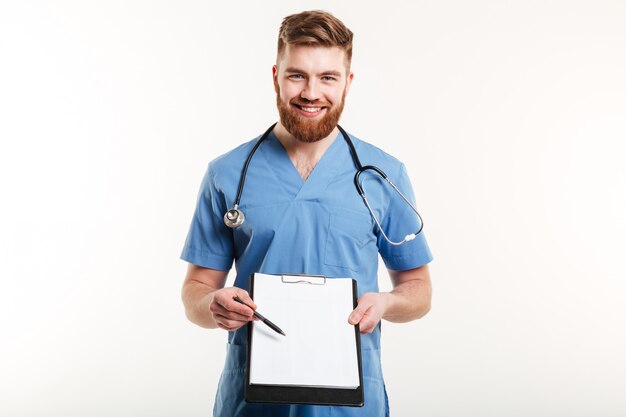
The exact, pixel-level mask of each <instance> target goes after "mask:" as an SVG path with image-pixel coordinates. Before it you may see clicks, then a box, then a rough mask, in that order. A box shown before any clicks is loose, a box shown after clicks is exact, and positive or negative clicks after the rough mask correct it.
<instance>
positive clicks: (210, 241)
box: [181, 11, 432, 417]
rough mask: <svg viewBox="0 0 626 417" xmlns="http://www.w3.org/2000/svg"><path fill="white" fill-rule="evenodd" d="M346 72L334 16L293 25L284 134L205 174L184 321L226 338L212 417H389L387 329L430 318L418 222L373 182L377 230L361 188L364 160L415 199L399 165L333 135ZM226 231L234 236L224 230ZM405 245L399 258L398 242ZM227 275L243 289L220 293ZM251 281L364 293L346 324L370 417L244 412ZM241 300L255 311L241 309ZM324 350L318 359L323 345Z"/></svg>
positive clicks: (283, 408)
mask: <svg viewBox="0 0 626 417" xmlns="http://www.w3.org/2000/svg"><path fill="white" fill-rule="evenodd" d="M351 59H352V32H351V31H350V30H349V29H348V28H346V27H345V25H344V24H343V23H342V22H341V21H339V20H338V19H337V18H335V17H334V16H332V15H331V14H329V13H326V12H321V11H310V12H303V13H299V14H296V15H291V16H288V17H286V18H285V19H284V20H283V23H282V25H281V27H280V31H279V38H278V54H277V60H276V65H275V66H274V67H273V71H272V74H273V82H274V88H275V90H276V103H277V107H278V113H279V117H280V119H279V121H278V122H277V123H276V125H275V126H273V128H272V129H270V130H268V132H267V134H266V135H263V137H257V138H255V139H254V140H251V141H249V142H247V143H244V144H243V145H241V146H239V147H237V148H235V149H234V150H232V151H231V152H229V153H227V154H225V155H222V156H220V157H218V158H216V159H215V160H213V161H211V163H210V164H209V167H208V169H207V173H206V175H205V177H204V180H203V182H202V185H201V189H200V193H199V196H198V202H197V206H196V210H195V213H194V216H193V219H192V224H191V227H190V230H189V234H188V236H187V240H186V242H185V246H184V248H183V252H182V255H181V258H182V259H183V260H185V261H187V262H189V267H188V272H187V276H186V278H185V281H184V283H183V289H182V298H183V303H184V305H185V310H186V314H187V317H188V318H189V320H191V321H192V322H194V323H196V324H198V325H199V326H202V327H205V328H221V329H225V330H228V331H229V334H228V350H227V356H226V363H225V366H224V371H223V373H222V376H221V378H220V384H219V388H218V392H217V395H216V399H215V408H214V415H216V416H228V417H233V416H263V415H267V416H279V417H280V416H292V417H293V416H328V415H333V416H335V415H336V416H352V415H354V416H357V415H358V416H385V415H388V414H389V406H388V402H387V393H386V390H385V384H384V381H383V377H382V370H381V364H380V328H381V320H382V319H385V320H388V321H393V322H406V321H411V320H415V319H418V318H420V317H422V316H424V315H425V314H426V313H427V312H428V310H429V309H430V299H431V284H430V276H429V272H428V266H427V264H428V263H429V262H430V261H431V260H432V256H431V254H430V250H429V248H428V245H427V243H426V240H425V237H424V235H423V233H417V234H416V235H413V236H412V237H411V238H408V236H407V235H406V234H407V233H408V232H412V231H415V230H420V229H421V221H420V219H419V218H418V216H416V214H415V212H414V211H413V210H412V209H411V208H410V207H409V206H408V205H407V204H406V203H405V202H404V200H402V199H401V198H400V197H398V195H397V194H396V193H395V191H394V190H393V189H391V187H387V188H385V187H383V184H382V182H381V181H379V180H376V179H372V178H371V177H370V178H369V179H371V181H370V182H371V183H372V187H373V188H372V189H370V190H368V191H369V193H368V197H369V200H370V204H371V205H372V206H373V210H374V213H375V214H376V217H377V218H378V219H379V223H380V224H379V225H378V224H376V222H375V221H374V220H373V217H371V216H370V212H369V211H368V209H367V207H366V206H365V204H364V202H363V200H362V198H361V196H360V195H359V193H357V191H356V189H355V186H354V182H353V178H354V174H355V171H356V169H357V166H358V164H359V163H358V162H357V161H358V160H359V159H360V160H361V161H362V162H363V164H364V165H376V166H378V167H379V168H380V169H381V170H382V171H384V172H385V173H387V175H388V177H389V178H390V179H391V180H392V181H393V183H395V184H396V185H397V186H398V188H399V189H400V190H401V191H402V192H404V193H405V194H406V195H407V198H408V199H409V200H413V199H414V198H413V193H412V188H411V183H410V181H409V179H408V176H407V174H406V170H405V168H404V165H403V164H402V163H401V162H399V161H398V160H397V159H395V158H394V157H392V156H390V155H388V154H386V153H385V152H383V151H381V150H380V149H378V148H377V147H375V146H373V145H370V144H368V143H366V142H364V141H362V140H359V139H358V138H356V137H354V136H353V135H349V138H345V137H343V134H342V133H340V129H339V128H338V124H337V123H338V121H339V118H340V116H341V113H342V110H343V107H344V103H345V99H346V96H347V94H348V92H349V90H350V85H351V83H352V79H353V73H352V72H351V69H350V65H351ZM344 139H345V140H344ZM348 139H350V140H351V141H352V142H353V143H354V149H352V148H351V145H350V144H349V143H348ZM255 152H256V153H255ZM357 152H358V157H357V156H356V154H355V153H357ZM249 155H254V158H251V159H250V160H249V169H248V172H247V175H246V182H245V186H246V188H245V192H244V193H243V197H242V199H241V201H240V202H239V201H238V200H237V197H236V195H237V191H238V184H239V182H240V179H241V175H242V167H243V166H244V164H246V161H247V160H248V157H249ZM376 178H378V179H379V178H380V177H376ZM233 206H235V207H234V208H232V207H233ZM231 208H232V209H231ZM239 209H240V210H241V211H245V213H246V217H245V222H241V221H238V220H242V219H243V217H241V218H239V217H238V215H239V214H238V211H237V210H239ZM225 213H226V216H225ZM225 218H226V223H228V222H229V221H230V222H232V223H234V224H231V225H230V227H228V226H227V225H226V224H225V220H224V219H225ZM233 226H234V227H233ZM231 227H233V228H231ZM383 230H384V232H383ZM405 236H407V238H406V239H405V241H403V242H402V244H398V242H393V241H392V240H390V238H391V239H393V238H395V239H396V240H397V238H398V237H399V238H400V239H403V238H404V237H405ZM379 253H380V255H381V257H382V259H383V260H384V262H385V265H386V267H387V269H388V271H389V277H390V279H391V282H392V285H393V290H392V291H390V292H380V291H379V289H378V275H377V272H378V254H379ZM233 261H235V262H236V269H237V276H236V278H235V283H234V286H233V287H227V288H225V283H226V278H227V275H228V271H229V270H230V268H231V266H232V263H233ZM255 272H260V273H266V274H283V273H289V274H310V275H324V276H327V277H329V278H332V277H352V278H354V279H356V280H357V283H358V295H359V299H358V307H357V308H356V309H355V310H354V311H353V312H352V313H351V314H350V316H349V317H346V318H345V319H346V321H347V322H349V323H350V324H357V323H358V324H359V326H360V330H361V332H362V336H361V347H362V364H363V376H364V381H363V386H364V392H365V405H364V406H363V407H362V408H351V407H329V406H312V405H295V404H280V405H276V404H258V403H257V404H249V403H246V402H245V400H244V384H245V368H246V344H247V337H246V327H247V324H248V323H249V322H250V321H251V320H253V315H252V314H253V309H256V305H255V304H254V301H253V300H252V299H251V298H250V296H249V294H248V292H247V291H246V289H247V288H248V287H249V277H250V275H251V274H252V273H255ZM236 296H238V297H239V298H240V299H242V300H243V301H244V302H245V303H246V304H248V305H249V306H251V308H249V307H247V306H245V305H242V304H240V303H238V302H235V301H234V297H236ZM319 348H320V349H324V341H323V340H320V346H319Z"/></svg>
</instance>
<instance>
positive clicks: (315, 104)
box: [289, 98, 330, 107]
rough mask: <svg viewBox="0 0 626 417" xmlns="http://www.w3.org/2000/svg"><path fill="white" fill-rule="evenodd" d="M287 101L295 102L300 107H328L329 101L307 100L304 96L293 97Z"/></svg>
mask: <svg viewBox="0 0 626 417" xmlns="http://www.w3.org/2000/svg"><path fill="white" fill-rule="evenodd" d="M289 103H291V104H295V105H296V106H300V107H306V106H311V107H330V103H329V102H327V101H321V100H307V99H305V98H294V99H291V100H289Z"/></svg>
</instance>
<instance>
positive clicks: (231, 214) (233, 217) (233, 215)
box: [224, 206, 246, 229]
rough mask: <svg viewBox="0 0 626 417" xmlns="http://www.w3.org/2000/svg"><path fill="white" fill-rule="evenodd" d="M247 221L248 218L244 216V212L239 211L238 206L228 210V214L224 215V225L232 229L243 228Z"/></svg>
mask: <svg viewBox="0 0 626 417" xmlns="http://www.w3.org/2000/svg"><path fill="white" fill-rule="evenodd" d="M245 219H246V216H244V215H243V211H241V210H239V209H238V208H237V206H235V207H233V208H232V209H230V210H228V211H227V212H226V214H224V224H225V225H226V226H228V227H230V228H231V229H234V228H236V227H239V226H241V225H242V224H243V221H244V220H245Z"/></svg>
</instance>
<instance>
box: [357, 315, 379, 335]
mask: <svg viewBox="0 0 626 417" xmlns="http://www.w3.org/2000/svg"><path fill="white" fill-rule="evenodd" d="M370 312H371V310H368V312H367V313H365V315H364V316H363V317H362V318H361V321H360V322H359V331H360V332H361V333H363V334H369V333H372V332H373V331H374V328H375V327H376V325H377V324H378V320H376V318H375V317H373V316H372V315H371V314H369V313H370Z"/></svg>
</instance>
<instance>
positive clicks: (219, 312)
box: [209, 302, 254, 322]
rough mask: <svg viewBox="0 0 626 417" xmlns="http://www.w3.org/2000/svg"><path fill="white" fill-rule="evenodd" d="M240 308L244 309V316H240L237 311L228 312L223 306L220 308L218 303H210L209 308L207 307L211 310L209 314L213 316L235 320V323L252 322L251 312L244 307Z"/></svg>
mask: <svg viewBox="0 0 626 417" xmlns="http://www.w3.org/2000/svg"><path fill="white" fill-rule="evenodd" d="M242 307H244V308H245V312H246V314H241V313H239V312H237V311H230V310H228V309H226V308H225V307H224V306H222V305H221V304H219V303H218V302H215V303H211V306H210V307H209V309H210V310H211V313H213V315H214V316H221V317H225V318H226V319H228V320H237V321H244V322H247V321H250V320H252V318H253V317H254V316H253V315H252V310H251V309H249V308H247V307H245V306H242ZM247 313H249V314H247Z"/></svg>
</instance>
